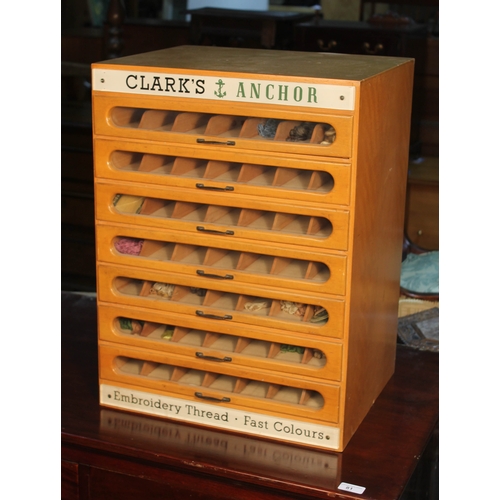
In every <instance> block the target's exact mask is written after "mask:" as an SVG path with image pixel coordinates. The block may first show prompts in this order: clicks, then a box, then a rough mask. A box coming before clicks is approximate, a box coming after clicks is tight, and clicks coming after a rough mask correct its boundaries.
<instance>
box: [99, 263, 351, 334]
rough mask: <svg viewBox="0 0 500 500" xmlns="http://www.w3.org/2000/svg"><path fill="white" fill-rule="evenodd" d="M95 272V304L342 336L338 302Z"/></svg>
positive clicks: (162, 276) (143, 272)
mask: <svg viewBox="0 0 500 500" xmlns="http://www.w3.org/2000/svg"><path fill="white" fill-rule="evenodd" d="M97 272H98V298H99V300H100V301H103V302H108V303H113V304H121V305H129V306H137V307H145V308H148V309H156V310H158V311H163V312H176V313H179V314H185V315H187V316H189V317H191V318H198V320H199V325H200V328H203V325H204V324H206V322H207V321H212V322H214V323H217V324H218V323H220V322H227V323H230V324H234V325H236V326H240V327H244V326H245V325H255V326H262V327H268V328H277V329H280V330H288V331H291V332H297V333H307V334H313V335H321V336H327V337H334V338H342V336H343V331H344V315H345V302H344V300H341V299H340V298H339V299H333V298H330V297H328V296H325V295H312V294H311V293H307V294H304V293H301V292H298V291H295V292H294V293H292V292H291V291H286V290H275V289H272V288H265V287H262V286H261V287H257V286H250V285H247V286H243V287H242V286H241V285H240V286H238V285H237V284H234V283H230V282H229V281H224V282H221V281H219V280H214V281H211V282H210V284H209V285H210V286H207V282H206V281H204V280H200V279H198V278H196V277H188V276H181V275H174V274H167V273H160V272H155V271H150V270H147V269H137V268H128V267H113V266H107V265H101V264H99V265H98V271H97Z"/></svg>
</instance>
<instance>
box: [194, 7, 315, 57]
mask: <svg viewBox="0 0 500 500" xmlns="http://www.w3.org/2000/svg"><path fill="white" fill-rule="evenodd" d="M188 12H189V14H190V15H191V39H190V43H192V44H194V45H217V46H222V47H247V48H264V49H288V50H290V49H292V48H293V27H294V24H296V23H298V22H301V21H306V20H308V19H312V18H313V17H314V14H309V13H301V12H285V11H273V10H268V11H253V10H236V9H234V10H233V9H217V8H214V7H205V8H202V9H193V10H189V11H188Z"/></svg>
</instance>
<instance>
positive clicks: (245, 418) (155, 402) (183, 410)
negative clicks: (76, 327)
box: [100, 384, 339, 450]
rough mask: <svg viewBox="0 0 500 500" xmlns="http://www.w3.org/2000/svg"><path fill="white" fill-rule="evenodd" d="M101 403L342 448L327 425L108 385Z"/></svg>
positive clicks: (104, 386)
mask: <svg viewBox="0 0 500 500" xmlns="http://www.w3.org/2000/svg"><path fill="white" fill-rule="evenodd" d="M100 402H101V404H102V405H104V406H111V407H114V408H122V409H125V410H132V411H136V412H137V411H138V412H141V413H147V414H149V415H155V416H159V417H168V418H172V419H174V420H181V421H185V422H192V423H195V424H202V425H208V426H211V427H217V428H219V429H227V430H231V431H236V432H244V433H246V434H254V435H258V436H265V437H270V438H273V439H279V440H282V441H289V442H292V443H303V444H309V445H314V446H319V447H322V448H326V449H329V450H337V449H338V447H339V429H338V428H336V427H329V426H326V425H319V424H314V423H309V422H302V421H299V420H291V419H287V418H281V417H273V416H269V415H263V414H260V413H255V412H247V411H242V410H235V409H231V408H226V407H221V406H217V405H211V404H207V403H202V402H197V401H187V400H185V399H179V398H173V397H170V396H163V395H160V394H154V393H149V392H144V391H138V390H133V389H127V388H124V387H116V386H112V385H107V384H101V385H100Z"/></svg>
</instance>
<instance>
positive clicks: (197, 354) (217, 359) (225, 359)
mask: <svg viewBox="0 0 500 500" xmlns="http://www.w3.org/2000/svg"><path fill="white" fill-rule="evenodd" d="M196 357H197V358H203V359H206V360H207V361H217V362H218V363H223V362H226V363H228V362H231V361H232V360H233V358H230V357H229V356H225V357H223V358H217V357H216V356H206V355H205V354H203V353H202V352H197V353H196Z"/></svg>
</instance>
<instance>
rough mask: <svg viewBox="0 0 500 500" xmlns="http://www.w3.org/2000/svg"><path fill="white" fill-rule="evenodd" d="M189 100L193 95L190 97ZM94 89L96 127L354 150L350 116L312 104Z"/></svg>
mask: <svg viewBox="0 0 500 500" xmlns="http://www.w3.org/2000/svg"><path fill="white" fill-rule="evenodd" d="M191 101H193V100H191ZM191 101H189V100H183V99H179V98H164V97H147V96H146V97H144V96H141V97H139V96H134V97H133V98H131V97H127V96H122V95H113V94H109V95H103V94H101V93H99V92H96V93H95V94H94V99H93V107H94V117H95V118H94V133H95V134H96V135H97V136H108V137H117V138H118V137H121V138H124V139H139V140H143V141H155V142H162V143H171V144H186V145H190V146H196V145H200V144H201V145H212V146H214V147H216V148H221V147H224V148H227V149H230V150H245V149H246V150H252V151H255V150H257V151H268V152H276V153H285V154H299V155H303V154H308V155H318V156H329V157H338V158H350V157H351V156H352V134H353V118H352V116H350V113H349V114H347V113H346V114H345V115H342V114H341V113H340V112H339V113H338V114H332V113H325V112H320V111H317V112H311V111H310V110H307V109H306V110H301V111H300V112H299V111H296V110H290V109H280V110H279V111H277V110H272V109H271V110H270V109H269V108H265V107H262V106H261V107H259V105H251V106H248V105H242V104H237V103H227V102H218V103H217V106H216V108H217V111H214V109H215V108H214V104H213V103H211V102H203V101H197V100H194V101H195V102H191Z"/></svg>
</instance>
